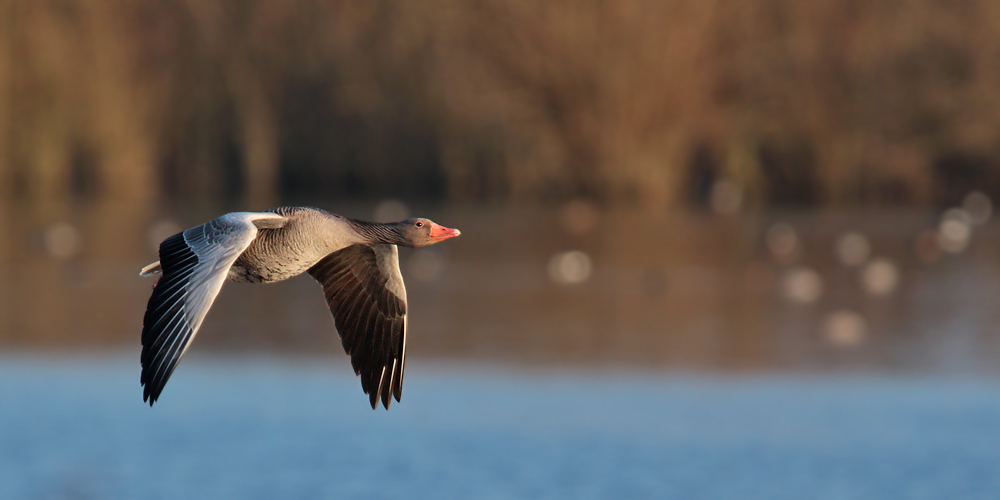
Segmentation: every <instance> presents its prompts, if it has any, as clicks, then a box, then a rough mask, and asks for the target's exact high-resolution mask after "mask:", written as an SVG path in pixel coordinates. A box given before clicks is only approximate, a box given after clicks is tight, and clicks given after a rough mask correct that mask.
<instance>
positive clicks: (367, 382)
mask: <svg viewBox="0 0 1000 500" xmlns="http://www.w3.org/2000/svg"><path fill="white" fill-rule="evenodd" d="M459 234H461V233H460V232H459V231H458V230H457V229H449V228H446V227H443V226H439V225H437V224H435V223H434V222H432V221H430V220H428V219H408V220H405V221H401V222H396V223H391V224H378V223H371V222H364V221H358V220H353V219H348V218H345V217H341V216H339V215H334V214H331V213H328V212H325V211H323V210H320V209H317V208H308V207H294V208H276V209H273V210H270V211H267V212H234V213H230V214H226V215H223V216H221V217H219V218H217V219H214V220H211V221H209V222H206V223H205V224H202V225H200V226H195V227H192V228H190V229H187V230H185V231H183V232H181V233H178V234H176V235H174V236H171V237H170V238H167V239H166V240H164V241H163V243H161V244H160V252H159V253H160V260H159V261H158V262H154V263H152V264H150V265H148V266H146V267H144V268H143V269H142V271H141V272H140V274H141V275H143V276H151V275H155V274H162V275H163V276H162V277H161V278H160V279H159V280H158V281H157V283H156V284H155V285H154V287H153V294H152V296H151V297H150V298H149V303H148V305H147V306H146V314H145V317H144V318H143V328H142V356H141V361H142V375H141V378H140V381H141V383H142V385H143V388H144V389H143V401H148V402H149V404H150V405H152V404H153V403H154V402H155V401H156V400H157V399H158V398H159V396H160V393H161V392H162V390H163V387H164V386H165V385H166V383H167V380H168V379H169V378H170V375H171V374H172V373H173V371H174V369H176V367H177V364H178V363H179V362H180V360H181V358H182V357H183V356H184V353H185V352H187V349H188V347H189V346H190V345H191V341H192V340H193V339H194V336H195V334H197V332H198V329H199V328H200V327H201V323H202V321H203V320H204V319H205V315H206V314H207V313H208V310H209V308H210V307H211V305H212V302H213V301H214V300H215V297H216V296H217V295H218V293H219V290H220V289H221V288H222V284H223V283H224V282H225V281H226V280H229V281H242V282H250V283H272V282H276V281H282V280H285V279H288V278H291V277H294V276H297V275H299V274H302V273H304V272H308V273H309V274H310V275H311V276H312V277H313V278H315V279H316V280H317V281H319V282H320V284H321V285H322V286H323V292H324V294H325V295H326V299H327V303H328V304H329V306H330V311H331V313H332V314H333V317H334V323H335V324H336V327H337V331H338V333H339V334H340V337H341V341H342V344H343V346H344V350H345V351H346V352H347V354H348V355H350V356H351V365H352V366H353V368H354V371H355V373H356V374H357V375H359V376H360V377H361V387H362V389H363V390H364V392H365V394H368V396H369V399H370V402H371V405H372V408H375V407H376V406H377V405H378V401H379V399H381V401H382V404H383V406H385V408H386V409H388V408H389V402H390V398H391V397H395V398H396V401H399V400H400V395H401V392H402V383H403V369H404V366H405V360H406V312H407V311H406V288H405V287H404V285H403V277H402V275H401V274H400V272H399V257H398V253H397V249H396V246H397V245H404V246H412V247H421V246H426V245H430V244H433V243H437V242H439V241H443V240H445V239H448V238H452V237H454V236H458V235H459Z"/></svg>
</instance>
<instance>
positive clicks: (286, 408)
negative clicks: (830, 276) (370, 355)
mask: <svg viewBox="0 0 1000 500" xmlns="http://www.w3.org/2000/svg"><path fill="white" fill-rule="evenodd" d="M0 361H2V362H0V402H2V403H0V404H2V412H0V498H15V499H17V498H25V499H36V498H37V499H48V498H72V499H90V498H93V499H116V498H123V499H141V498H164V499H168V498H170V499H174V498H213V499H227V498H232V499H255V498H259V499H272V498H289V499H295V498H301V499H315V498H435V499H451V498H454V499H467V498H485V499H490V498H498V499H501V498H503V499H506V498H577V499H590V498H608V499H612V498H615V499H617V498H677V499H690V498H705V499H715V498H718V499H733V498H739V499H751V500H752V499H802V498H810V499H866V498H870V499H886V498H914V499H917V498H928V499H941V498H948V499H959V498H963V499H964V498H984V499H985V498H995V496H996V492H997V491H1000V474H997V473H996V470H997V464H1000V396H998V394H1000V380H997V379H993V378H916V377H884V376H874V377H861V376H858V377H848V376H832V377H831V376H827V377H805V378H794V377H791V376H778V377H753V378H733V377H712V376H688V375H670V374H663V373H659V374H652V373H650V374H642V373H622V372H578V371H537V370H527V369H523V368H510V367H508V368H499V367H496V368H474V367H472V366H469V365H464V364H436V365H434V364H431V363H430V362H427V361H423V362H422V363H418V362H416V361H411V364H410V367H411V370H410V371H409V372H408V374H407V380H406V390H405V393H404V399H403V402H402V404H396V405H394V406H393V407H392V408H391V410H390V411H388V412H385V411H381V410H380V411H374V412H373V411H372V410H371V409H370V408H369V407H368V405H367V400H366V398H365V397H364V396H363V395H362V394H361V391H360V387H359V384H358V383H357V381H356V379H354V378H353V377H351V374H350V370H349V369H348V367H347V366H346V365H343V364H338V363H334V362H330V361H325V360H320V359H298V358H283V359H275V360H268V359H261V358H253V359H236V358H233V359H223V360H220V359H213V358H206V357H191V358H189V359H186V360H185V362H184V364H183V365H182V366H181V369H180V370H178V372H177V374H175V377H174V379H173V380H172V381H171V383H170V385H169V386H168V387H167V390H166V391H165V392H164V394H163V398H162V400H161V402H160V403H157V405H156V406H155V407H154V408H152V409H151V408H149V407H147V406H145V405H143V404H142V403H141V397H140V396H141V392H140V388H139V385H138V376H139V374H138V364H137V362H136V361H135V360H134V359H132V356H128V357H90V358H87V357H65V358H55V357H45V358H37V357H27V358H25V357H20V358H13V357H10V356H6V357H3V358H0Z"/></svg>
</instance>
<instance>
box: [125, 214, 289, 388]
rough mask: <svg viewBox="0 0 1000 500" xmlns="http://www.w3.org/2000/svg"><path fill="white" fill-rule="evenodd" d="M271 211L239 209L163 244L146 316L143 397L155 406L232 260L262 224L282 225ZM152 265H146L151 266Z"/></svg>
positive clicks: (143, 324) (144, 325)
mask: <svg viewBox="0 0 1000 500" xmlns="http://www.w3.org/2000/svg"><path fill="white" fill-rule="evenodd" d="M284 221H285V220H284V218H282V217H281V216H280V215H276V214H272V213H248V212H236V213H231V214H226V215H223V216H222V217H219V218H218V219H215V220H213V221H210V222H207V223H205V224H202V225H200V226H197V227H193V228H191V229H188V230H186V231H184V232H183V233H179V234H175V235H174V236H171V237H170V238H167V239H166V240H165V241H164V242H163V243H161V244H160V262H159V265H160V269H161V270H162V272H163V277H161V278H160V280H159V281H158V282H157V284H156V286H155V287H154V288H153V295H152V296H151V297H150V298H149V304H148V305H147V306H146V315H145V316H144V317H143V320H142V357H141V360H142V374H141V375H140V379H139V381H140V383H142V385H143V391H142V399H143V401H148V402H149V404H150V406H152V404H153V403H154V402H155V401H156V400H157V398H159V397H160V392H162V391H163V387H164V386H165V385H166V383H167V380H168V379H169V378H170V375H171V374H172V373H173V372H174V369H176V368H177V363H179V362H180V360H181V358H182V357H183V356H184V353H185V352H187V349H188V347H189V346H190V345H191V341H192V340H193V339H194V336H195V335H196V334H197V333H198V329H199V328H200V327H201V323H202V320H204V319H205V315H206V314H207V313H208V310H209V308H210V307H212V302H213V301H214V300H215V297H216V295H218V294H219V289H220V288H221V287H222V283H223V281H225V279H226V275H227V274H228V272H229V268H230V267H231V266H232V264H233V262H234V261H235V260H236V258H237V257H239V255H240V254H241V253H243V251H244V250H246V248H247V246H249V245H250V243H251V242H252V241H253V240H254V238H256V237H257V224H264V225H268V224H269V225H270V226H268V227H277V226H276V225H277V224H279V223H283V222H284ZM149 267H150V266H147V268H149Z"/></svg>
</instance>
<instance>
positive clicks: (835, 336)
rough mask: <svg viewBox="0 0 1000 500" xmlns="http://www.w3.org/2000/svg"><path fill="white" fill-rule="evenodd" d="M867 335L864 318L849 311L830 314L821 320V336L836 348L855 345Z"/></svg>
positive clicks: (866, 324)
mask: <svg viewBox="0 0 1000 500" xmlns="http://www.w3.org/2000/svg"><path fill="white" fill-rule="evenodd" d="M867 333H868V322H867V321H865V318H864V316H862V315H860V314H858V313H856V312H854V311H851V310H847V309H845V310H841V311H835V312H832V313H830V314H829V315H827V316H826V318H825V319H824V320H823V336H824V337H825V338H826V340H827V341H828V342H830V343H831V344H834V345H837V346H841V347H850V346H854V345H857V344H858V343H859V342H861V341H862V340H864V338H865V335H867Z"/></svg>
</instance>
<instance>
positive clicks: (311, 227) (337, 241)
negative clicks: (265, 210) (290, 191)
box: [228, 207, 363, 283]
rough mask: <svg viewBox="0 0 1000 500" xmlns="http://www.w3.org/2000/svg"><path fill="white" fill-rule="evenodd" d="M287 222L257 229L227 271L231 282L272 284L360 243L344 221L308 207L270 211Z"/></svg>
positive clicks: (357, 236)
mask: <svg viewBox="0 0 1000 500" xmlns="http://www.w3.org/2000/svg"><path fill="white" fill-rule="evenodd" d="M270 211H271V212H274V213H276V214H278V215H281V216H282V217H285V218H286V219H287V222H286V223H285V224H284V226H282V227H280V228H271V229H267V228H264V229H260V230H259V232H258V234H257V238H256V239H255V240H254V241H253V242H252V243H251V244H250V246H249V247H247V249H246V250H245V251H244V252H243V253H242V254H241V255H240V256H239V258H237V259H236V262H235V263H233V266H232V267H231V268H230V270H229V275H228V279H229V280H230V281H242V282H249V283H273V282H275V281H282V280H286V279H288V278H291V277H294V276H298V275H299V274H302V273H304V272H305V271H306V270H307V269H309V268H310V267H312V266H313V265H314V264H316V263H317V262H319V261H320V259H322V258H323V257H326V256H327V255H329V254H330V253H332V252H336V251H337V250H340V249H343V248H345V247H348V246H350V245H353V244H356V243H360V242H362V241H363V238H362V237H361V236H360V235H358V234H357V232H356V231H355V230H354V229H353V228H352V226H351V224H350V223H349V222H348V221H347V219H345V218H343V217H341V216H339V215H334V214H331V213H329V212H326V211H323V210H320V209H316V208H308V207H282V208H275V209H273V210H270Z"/></svg>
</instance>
